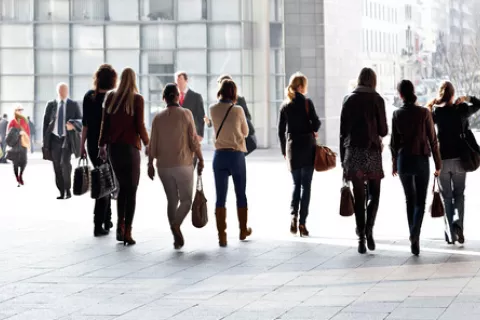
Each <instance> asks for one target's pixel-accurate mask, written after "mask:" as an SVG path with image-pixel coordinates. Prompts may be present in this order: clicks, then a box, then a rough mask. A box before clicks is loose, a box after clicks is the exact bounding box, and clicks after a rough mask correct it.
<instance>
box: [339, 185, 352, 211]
mask: <svg viewBox="0 0 480 320" xmlns="http://www.w3.org/2000/svg"><path fill="white" fill-rule="evenodd" d="M354 203H355V202H354V199H353V194H352V190H351V189H350V185H349V183H348V181H346V180H344V181H343V187H342V189H340V215H341V216H342V217H350V216H353V214H354V213H355V206H354Z"/></svg>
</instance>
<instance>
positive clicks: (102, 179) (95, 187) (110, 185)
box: [90, 161, 117, 199]
mask: <svg viewBox="0 0 480 320" xmlns="http://www.w3.org/2000/svg"><path fill="white" fill-rule="evenodd" d="M90 179H91V187H90V189H91V190H90V194H91V197H92V198H93V199H101V198H104V197H106V196H108V195H111V194H112V193H114V192H115V191H116V189H117V185H116V183H115V177H114V173H113V169H112V166H111V164H110V162H108V161H107V162H105V163H103V164H101V165H100V166H98V167H96V168H95V169H93V170H92V173H91V174H90Z"/></svg>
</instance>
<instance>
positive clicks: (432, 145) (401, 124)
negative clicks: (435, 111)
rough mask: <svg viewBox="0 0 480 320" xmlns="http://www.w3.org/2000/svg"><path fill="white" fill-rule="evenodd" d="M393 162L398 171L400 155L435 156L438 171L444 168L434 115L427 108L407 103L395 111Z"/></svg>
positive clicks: (392, 142)
mask: <svg viewBox="0 0 480 320" xmlns="http://www.w3.org/2000/svg"><path fill="white" fill-rule="evenodd" d="M390 150H391V152H392V161H393V166H394V169H396V165H397V158H398V156H399V153H400V152H402V154H405V155H411V156H430V155H431V154H433V160H434V161H435V168H436V170H440V169H441V167H442V159H440V149H439V147H438V140H437V134H436V133H435V124H434V123H433V119H432V114H431V112H430V110H428V109H427V108H423V107H420V106H417V105H415V104H413V103H406V104H405V105H404V106H403V107H401V108H400V109H398V110H395V112H394V113H393V119H392V136H391V142H390Z"/></svg>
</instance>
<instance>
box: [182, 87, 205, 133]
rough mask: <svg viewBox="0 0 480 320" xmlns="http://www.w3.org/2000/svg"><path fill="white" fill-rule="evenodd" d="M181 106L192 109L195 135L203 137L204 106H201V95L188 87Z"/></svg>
mask: <svg viewBox="0 0 480 320" xmlns="http://www.w3.org/2000/svg"><path fill="white" fill-rule="evenodd" d="M182 107H184V108H185V109H188V110H190V111H192V114H193V120H194V121H195V128H196V129H197V135H199V136H200V137H203V135H204V133H205V120H204V118H205V108H204V107H203V98H202V95H201V94H199V93H196V92H195V91H193V90H192V89H188V91H187V94H186V95H185V99H184V101H183V105H182Z"/></svg>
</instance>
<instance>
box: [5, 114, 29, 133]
mask: <svg viewBox="0 0 480 320" xmlns="http://www.w3.org/2000/svg"><path fill="white" fill-rule="evenodd" d="M12 128H18V129H21V130H23V131H25V132H26V133H27V134H28V136H29V137H30V127H29V126H28V122H27V121H26V120H25V119H22V118H20V122H19V121H18V120H17V119H13V120H12V121H10V123H9V124H8V130H10V129H12Z"/></svg>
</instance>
